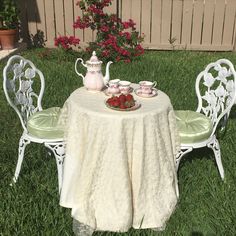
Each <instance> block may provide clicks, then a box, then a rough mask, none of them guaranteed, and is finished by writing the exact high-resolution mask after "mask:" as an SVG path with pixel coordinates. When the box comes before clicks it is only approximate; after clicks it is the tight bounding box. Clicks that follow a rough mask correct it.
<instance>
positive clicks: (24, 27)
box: [18, 0, 29, 42]
mask: <svg viewBox="0 0 236 236" xmlns="http://www.w3.org/2000/svg"><path fill="white" fill-rule="evenodd" d="M18 7H19V9H21V10H20V15H19V17H20V22H21V25H20V37H22V38H23V40H24V42H28V41H29V35H28V32H29V28H28V19H27V8H26V2H25V1H24V0H19V1H18Z"/></svg>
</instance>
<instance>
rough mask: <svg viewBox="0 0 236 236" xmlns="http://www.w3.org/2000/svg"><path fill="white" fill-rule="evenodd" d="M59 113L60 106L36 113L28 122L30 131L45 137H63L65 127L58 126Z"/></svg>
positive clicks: (37, 135)
mask: <svg viewBox="0 0 236 236" xmlns="http://www.w3.org/2000/svg"><path fill="white" fill-rule="evenodd" d="M59 115H60V108H59V107H51V108H48V109H45V110H42V111H39V112H36V113H34V114H33V115H32V116H31V117H30V118H29V120H28V122H27V129H28V131H29V133H30V134H31V135H33V136H36V137H38V138H43V139H56V138H63V129H62V127H59V126H58V118H59Z"/></svg>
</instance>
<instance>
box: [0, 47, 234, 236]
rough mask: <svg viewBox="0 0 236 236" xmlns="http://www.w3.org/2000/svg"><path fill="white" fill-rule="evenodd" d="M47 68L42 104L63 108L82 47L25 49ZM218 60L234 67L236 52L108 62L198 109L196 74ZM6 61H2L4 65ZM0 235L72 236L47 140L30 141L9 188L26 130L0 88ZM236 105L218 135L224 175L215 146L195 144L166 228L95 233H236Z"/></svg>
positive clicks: (115, 71)
mask: <svg viewBox="0 0 236 236" xmlns="http://www.w3.org/2000/svg"><path fill="white" fill-rule="evenodd" d="M22 55H23V56H25V57H26V58H28V59H30V60H32V61H33V62H34V63H35V65H36V66H37V67H38V68H39V69H40V70H41V71H42V72H43V73H44V76H45V82H46V89H45V94H44V99H43V107H44V108H48V107H51V106H60V107H62V106H63V103H64V102H65V100H66V99H67V97H68V96H69V95H70V93H72V92H73V91H74V90H75V89H77V88H78V87H80V86H82V80H81V78H79V77H78V76H77V75H76V74H75V72H74V62H75V59H76V57H80V55H79V54H78V53H77V54H76V53H74V54H63V53H61V52H58V51H56V50H53V51H51V52H47V51H45V49H35V50H28V51H26V52H24V53H23V54H22ZM219 58H227V59H229V60H231V61H232V62H233V64H234V65H236V54H235V53H231V52H227V53H209V52H188V51H170V52H164V51H163V52H158V51H157V52H147V53H146V54H145V55H144V56H143V57H141V58H139V59H137V60H136V61H134V62H133V63H131V64H124V63H118V64H117V63H115V64H112V65H111V66H110V73H111V78H112V79H115V78H119V79H124V80H130V81H133V82H138V81H140V80H143V79H146V80H156V81H157V83H158V88H159V89H161V90H162V91H164V92H166V93H167V94H168V95H169V96H170V98H171V101H172V104H173V106H174V108H175V109H176V110H177V109H192V110H195V109H196V108H197V99H196V96H195V79H196V76H197V74H198V73H199V72H201V71H202V70H203V69H204V67H205V66H206V65H207V64H208V63H210V62H212V61H215V60H217V59H219ZM5 63H6V62H0V71H2V70H3V67H4V65H5ZM0 129H1V132H0V163H1V164H0V199H1V200H0V201H1V203H0V235H1V236H15V235H17V236H18V235H19V236H21V235H27V236H28V235H29V236H35V235H43V236H45V235H46V236H47V235H49V236H51V235H52V236H65V235H73V232H72V218H71V211H70V209H66V208H62V207H60V206H59V196H58V189H57V171H56V162H55V159H54V157H50V156H49V155H48V153H47V151H46V149H45V148H44V146H41V145H38V144H31V145H29V146H27V148H26V152H25V160H24V162H23V165H22V170H21V174H20V177H19V180H18V183H17V184H16V185H15V186H13V187H10V186H9V183H10V181H11V179H12V177H13V174H14V171H15V167H16V162H17V152H18V141H19V138H20V136H21V133H22V129H21V126H20V121H19V120H18V117H17V115H16V114H15V112H14V111H13V109H12V108H11V107H10V106H8V105H7V102H6V99H5V97H4V93H3V89H2V87H1V89H0ZM235 144H236V109H235V107H234V108H233V109H232V111H231V115H230V119H229V122H228V126H227V132H226V133H225V135H224V137H223V138H222V139H221V140H220V145H221V151H222V161H223V165H224V169H225V177H226V181H225V182H223V181H221V179H220V175H219V173H218V170H217V167H216V165H215V161H214V156H213V152H212V151H211V150H208V149H201V150H196V151H193V152H192V153H190V154H189V155H188V156H186V158H184V159H183V160H182V162H181V164H180V168H179V173H178V177H179V189H180V199H179V203H178V205H177V208H176V211H175V212H174V213H173V215H172V216H171V218H170V220H169V222H168V224H167V227H166V230H165V231H163V232H154V231H152V230H130V231H129V232H128V233H123V234H122V233H109V232H96V233H95V234H94V235H95V236H99V235H102V236H118V235H120V236H131V235H134V236H138V235H142V236H145V235H147V236H154V235H170V236H172V235H193V236H194V235H195V236H203V235H204V236H205V235H236V145H235Z"/></svg>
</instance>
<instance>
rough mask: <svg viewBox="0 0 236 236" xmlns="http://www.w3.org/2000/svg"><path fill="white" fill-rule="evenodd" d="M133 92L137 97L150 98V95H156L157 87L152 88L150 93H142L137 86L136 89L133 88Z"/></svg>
mask: <svg viewBox="0 0 236 236" xmlns="http://www.w3.org/2000/svg"><path fill="white" fill-rule="evenodd" d="M134 93H135V94H136V95H137V96H139V97H143V98H152V97H155V96H156V95H157V89H156V88H153V89H152V93H150V94H145V93H142V90H141V89H140V88H137V89H135V90H134Z"/></svg>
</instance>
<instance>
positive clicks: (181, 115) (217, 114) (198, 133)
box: [175, 59, 236, 180]
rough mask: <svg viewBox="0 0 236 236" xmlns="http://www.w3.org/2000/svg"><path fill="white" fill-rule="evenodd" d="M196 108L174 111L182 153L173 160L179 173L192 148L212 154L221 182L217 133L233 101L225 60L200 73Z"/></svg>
mask: <svg viewBox="0 0 236 236" xmlns="http://www.w3.org/2000/svg"><path fill="white" fill-rule="evenodd" d="M195 89H196V94H197V98H198V108H197V110H196V112H194V111H175V114H176V119H177V125H178V129H179V134H180V140H181V151H180V152H179V153H178V155H177V157H176V168H177V170H178V167H179V163H180V160H181V158H182V157H183V156H184V155H185V154H187V153H189V152H191V151H192V150H193V149H195V148H201V147H205V146H207V147H209V148H211V149H212V150H213V152H214V155H215V160H216V164H217V167H218V170H219V172H220V176H221V178H222V180H223V179H224V168H223V165H222V161H221V152H220V145H219V142H218V140H217V138H216V129H217V127H218V125H219V122H220V121H221V120H222V119H227V118H228V114H229V112H230V110H231V107H232V106H233V104H234V102H235V99H236V72H235V69H234V66H233V64H232V63H231V62H230V61H229V60H227V59H220V60H218V61H216V62H213V63H210V64H209V65H208V66H207V67H206V68H205V70H204V71H202V72H201V73H200V74H199V75H198V77H197V79H196V84H195Z"/></svg>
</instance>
